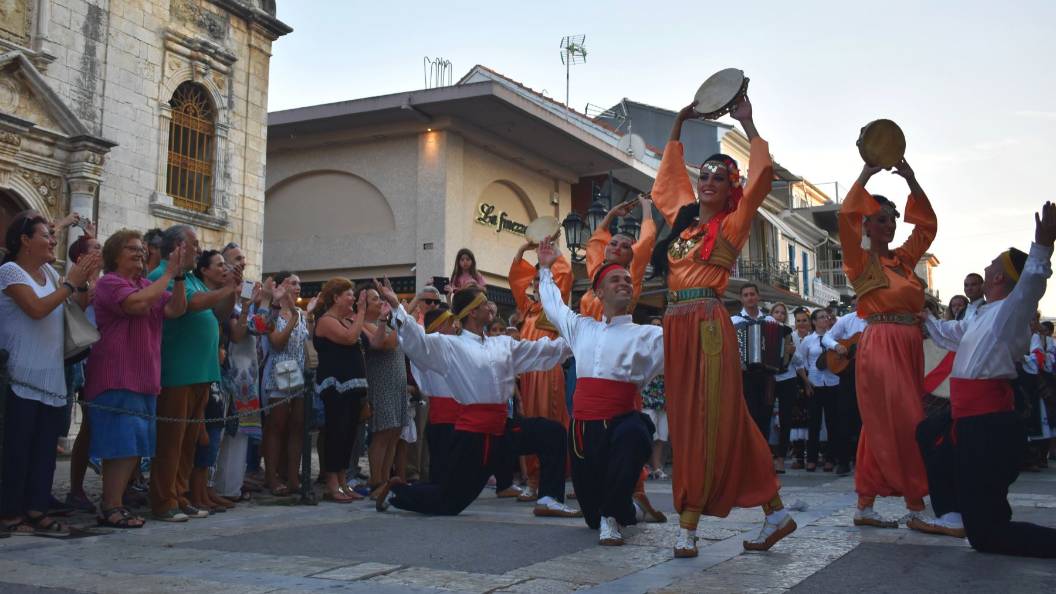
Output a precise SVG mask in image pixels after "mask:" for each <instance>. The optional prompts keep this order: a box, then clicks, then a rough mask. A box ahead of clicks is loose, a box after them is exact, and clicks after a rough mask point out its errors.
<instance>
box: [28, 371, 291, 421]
mask: <svg viewBox="0 0 1056 594" xmlns="http://www.w3.org/2000/svg"><path fill="white" fill-rule="evenodd" d="M10 384H11V385H12V386H20V387H23V388H29V389H31V390H35V391H37V392H43V393H44V394H47V395H48V396H51V397H53V398H57V399H62V400H64V401H65V402H66V403H67V404H69V401H70V396H69V395H65V394H56V393H54V392H49V391H47V390H41V389H40V388H38V387H36V386H33V385H30V384H27V383H25V382H20V381H18V380H16V379H14V378H11V379H10ZM309 388H310V386H308V385H305V389H309ZM303 397H304V394H292V395H290V396H284V397H282V398H278V399H272V400H271V401H270V402H268V404H266V405H264V406H262V407H260V408H258V409H255V410H247V411H243V412H239V413H235V414H233V415H227V416H224V417H217V418H210V419H181V418H176V417H159V416H157V415H149V414H147V413H143V412H139V411H135V410H128V409H127V408H119V407H116V406H107V405H105V404H97V403H94V402H91V401H88V400H80V401H77V404H81V405H83V406H87V407H89V408H95V409H99V410H105V411H107V412H112V413H117V414H121V415H129V416H133V417H140V418H143V419H147V420H148V421H160V422H162V423H187V424H190V423H201V424H204V423H216V424H220V423H225V422H227V421H232V420H235V419H243V418H245V417H250V416H253V415H256V414H260V413H262V412H267V411H269V410H271V409H273V408H276V407H279V406H282V405H283V404H286V403H287V402H289V401H291V400H293V399H295V398H303Z"/></svg>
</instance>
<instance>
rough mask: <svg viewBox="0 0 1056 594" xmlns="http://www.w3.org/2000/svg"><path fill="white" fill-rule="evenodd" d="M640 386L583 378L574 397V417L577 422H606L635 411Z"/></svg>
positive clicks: (579, 381) (577, 385)
mask: <svg viewBox="0 0 1056 594" xmlns="http://www.w3.org/2000/svg"><path fill="white" fill-rule="evenodd" d="M637 397H638V386H637V385H636V384H632V383H630V382H618V381H616V380H608V379H601V378H596V377H581V378H578V379H577V380H576V393H575V394H574V395H573V396H572V416H573V417H574V418H575V419H576V420H577V421H605V420H608V419H612V418H615V417H618V416H620V415H624V414H627V413H629V412H632V411H634V410H637V408H636V407H635V399H636V398H637Z"/></svg>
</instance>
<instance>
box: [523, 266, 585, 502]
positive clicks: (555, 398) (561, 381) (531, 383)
mask: <svg viewBox="0 0 1056 594" xmlns="http://www.w3.org/2000/svg"><path fill="white" fill-rule="evenodd" d="M526 249H528V246H527V245H526V246H525V247H523V248H521V251H520V252H519V253H518V254H517V257H516V258H515V259H514V261H513V265H512V266H510V275H509V281H510V291H511V292H512V293H513V300H514V302H515V303H516V304H517V313H518V314H519V315H520V316H521V319H522V320H524V325H523V326H522V327H521V340H539V339H540V338H544V337H545V338H549V339H551V340H555V339H557V338H558V336H559V334H558V333H557V328H555V327H554V326H553V325H552V324H550V322H549V321H548V320H547V319H546V314H544V313H543V305H542V304H541V303H540V302H539V301H538V300H537V299H532V298H531V297H529V296H528V289H529V288H530V287H532V286H533V285H535V283H536V282H537V280H536V275H537V274H538V271H537V270H536V268H535V266H534V265H532V264H529V263H528V262H527V261H526V260H525V259H524V258H522V257H521V255H522V254H523V253H524V251H525V250H526ZM550 270H551V272H552V273H553V276H554V283H555V284H556V285H557V287H558V288H559V289H561V298H562V299H564V300H565V302H566V303H567V302H568V300H569V298H570V297H571V295H572V267H571V266H570V265H569V263H568V260H566V259H565V258H564V257H560V258H558V259H557V261H555V262H554V265H553V266H552V267H551V268H550ZM536 287H537V286H536ZM519 383H520V391H521V407H522V408H523V410H524V415H525V416H527V417H543V418H546V419H550V420H552V421H557V422H558V423H561V426H562V427H568V421H569V417H568V406H567V405H566V404H565V371H564V369H562V367H561V366H560V365H557V366H555V367H554V368H553V369H550V370H548V371H530V372H528V373H523V374H521V377H520V382H519ZM526 465H527V467H528V489H525V492H524V493H522V494H521V496H520V497H518V499H519V500H521V501H530V500H534V499H535V495H536V493H538V491H539V459H538V458H537V457H535V456H528V457H527V459H526Z"/></svg>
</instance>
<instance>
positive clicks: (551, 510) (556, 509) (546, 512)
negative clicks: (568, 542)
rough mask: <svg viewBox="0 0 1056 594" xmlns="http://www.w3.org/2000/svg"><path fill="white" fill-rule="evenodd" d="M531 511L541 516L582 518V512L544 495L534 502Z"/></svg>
mask: <svg viewBox="0 0 1056 594" xmlns="http://www.w3.org/2000/svg"><path fill="white" fill-rule="evenodd" d="M532 513H533V514H535V515H537V516H541V517H551V518H582V517H583V512H581V511H579V510H578V509H572V508H571V507H568V506H567V505H565V504H564V503H561V502H560V501H558V500H556V499H554V498H553V497H550V496H546V497H543V498H541V499H539V500H538V501H536V502H535V509H533V510H532Z"/></svg>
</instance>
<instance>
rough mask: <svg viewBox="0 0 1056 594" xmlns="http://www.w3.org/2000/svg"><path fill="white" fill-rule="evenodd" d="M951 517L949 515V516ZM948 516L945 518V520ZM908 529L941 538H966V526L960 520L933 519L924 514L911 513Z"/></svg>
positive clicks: (907, 521)
mask: <svg viewBox="0 0 1056 594" xmlns="http://www.w3.org/2000/svg"><path fill="white" fill-rule="evenodd" d="M947 515H949V514H947ZM945 517H946V516H943V518H945ZM906 518H907V520H906V527H907V528H909V529H910V530H916V531H917V532H923V533H925V534H938V535H941V536H952V537H953V538H964V537H965V535H966V534H965V531H964V524H963V523H962V522H960V521H959V520H960V518H959V517H958V518H949V519H946V520H944V519H940V518H932V517H929V516H927V515H925V514H924V512H910V513H908V514H906Z"/></svg>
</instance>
